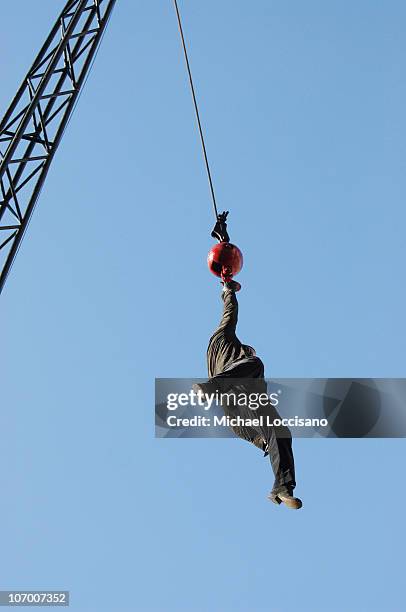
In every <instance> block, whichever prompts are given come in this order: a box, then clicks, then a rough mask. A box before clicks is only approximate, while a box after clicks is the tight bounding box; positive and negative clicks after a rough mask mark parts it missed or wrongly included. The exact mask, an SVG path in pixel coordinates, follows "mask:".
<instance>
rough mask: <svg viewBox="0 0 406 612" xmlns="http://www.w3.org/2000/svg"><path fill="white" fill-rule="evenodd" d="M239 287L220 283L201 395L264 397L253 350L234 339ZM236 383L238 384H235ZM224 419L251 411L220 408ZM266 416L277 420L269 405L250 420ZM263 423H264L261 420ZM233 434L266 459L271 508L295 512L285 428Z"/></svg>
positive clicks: (297, 504) (260, 371)
mask: <svg viewBox="0 0 406 612" xmlns="http://www.w3.org/2000/svg"><path fill="white" fill-rule="evenodd" d="M240 288H241V286H240V284H239V283H237V282H236V281H234V280H231V279H229V280H228V281H226V282H223V291H222V299H223V302H224V309H223V316H222V319H221V322H220V325H219V326H218V328H217V329H216V331H215V332H214V334H213V335H212V337H211V338H210V342H209V346H208V349H207V367H208V375H209V382H208V383H203V384H199V385H195V389H196V390H198V391H201V392H203V393H208V392H209V393H211V392H215V390H218V391H221V392H223V393H230V392H233V391H234V392H235V390H238V391H241V389H244V390H245V393H246V394H247V395H249V392H250V391H255V392H256V393H266V390H267V387H266V382H265V379H264V365H263V363H262V361H261V359H260V358H259V357H257V355H256V353H255V350H254V349H253V348H252V347H251V346H248V345H246V344H242V343H241V342H240V340H239V339H238V338H237V335H236V327H237V320H238V301H237V297H236V295H235V294H236V291H239V289H240ZM237 379H238V380H237ZM222 406H223V409H224V411H225V413H226V415H230V416H235V415H236V414H237V413H238V414H239V415H240V416H243V417H245V418H246V417H247V416H249V417H251V418H252V416H253V411H252V410H249V409H248V410H247V409H245V408H242V407H241V406H236V405H234V406H230V405H229V404H228V403H227V405H225V404H224V403H223V404H222ZM261 414H262V415H264V416H265V417H266V415H269V416H270V418H271V419H272V420H273V419H274V418H280V417H279V415H278V413H277V411H276V410H275V408H274V407H273V406H272V405H271V403H269V404H268V405H267V406H266V407H261V408H260V409H257V410H256V411H255V414H254V416H260V415H261ZM264 422H265V423H266V422H267V419H266V418H265V419H264ZM232 429H233V431H234V433H235V434H236V435H237V436H239V437H240V438H242V439H244V440H247V441H249V442H252V443H253V444H254V445H255V446H257V447H258V448H260V449H261V450H262V451H264V453H265V456H267V455H269V458H270V461H271V465H272V469H273V472H274V475H275V482H274V486H273V489H272V491H271V493H270V495H269V499H270V500H271V501H272V502H274V503H275V504H281V503H284V504H285V505H286V506H287V507H288V508H293V509H299V508H301V507H302V502H301V500H300V499H299V498H297V497H294V496H293V490H294V488H295V486H296V482H295V466H294V459H293V452H292V437H291V434H290V431H289V429H288V428H287V427H273V426H267V425H265V424H264V425H263V426H258V427H252V426H249V427H246V426H242V427H232Z"/></svg>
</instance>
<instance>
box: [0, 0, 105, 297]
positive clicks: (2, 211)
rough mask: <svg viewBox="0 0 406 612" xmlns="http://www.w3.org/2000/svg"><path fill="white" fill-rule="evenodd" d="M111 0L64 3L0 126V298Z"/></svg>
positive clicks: (75, 0)
mask: <svg viewBox="0 0 406 612" xmlns="http://www.w3.org/2000/svg"><path fill="white" fill-rule="evenodd" d="M115 2H116V0H69V1H68V2H67V3H66V5H65V8H64V9H63V11H62V13H61V15H60V16H59V17H58V19H57V21H56V23H55V25H54V26H53V28H52V30H51V32H50V34H49V36H48V38H47V40H46V41H45V43H44V45H43V47H42V49H41V50H40V52H39V54H38V56H37V58H36V60H35V61H34V63H33V65H32V67H31V69H30V70H29V72H28V74H27V76H26V77H25V79H24V80H23V82H22V84H21V86H20V88H19V90H18V92H17V94H16V96H15V98H14V100H13V101H12V103H11V105H10V107H9V109H8V111H7V112H6V114H5V116H4V118H3V119H2V121H1V123H0V270H1V273H0V293H1V291H2V290H3V287H4V283H5V281H6V278H7V275H8V273H9V271H10V268H11V266H12V264H13V261H14V258H15V256H16V254H17V251H18V248H19V246H20V244H21V240H22V238H23V236H24V233H25V230H26V229H27V226H28V223H29V220H30V217H31V215H32V212H33V210H34V207H35V204H36V202H37V199H38V196H39V193H40V191H41V188H42V185H43V183H44V180H45V178H46V175H47V172H48V170H49V166H50V164H51V162H52V159H53V156H54V154H55V151H56V149H57V148H58V145H59V143H60V140H61V138H62V136H63V133H64V130H65V128H66V125H67V122H68V120H69V117H70V115H71V113H72V110H73V109H74V106H75V102H76V101H77V98H78V95H79V92H80V90H81V88H82V86H83V83H84V81H85V78H86V76H87V74H88V72H89V69H90V67H91V64H92V60H93V58H94V56H95V53H96V50H97V48H98V45H99V43H100V40H101V37H102V35H103V31H104V29H105V27H106V24H107V22H108V19H109V17H110V14H111V11H112V9H113V6H114V4H115Z"/></svg>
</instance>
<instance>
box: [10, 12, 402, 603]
mask: <svg viewBox="0 0 406 612" xmlns="http://www.w3.org/2000/svg"><path fill="white" fill-rule="evenodd" d="M179 4H180V8H181V10H182V13H183V19H184V28H185V34H186V37H187V41H188V43H189V51H190V60H191V64H192V69H193V72H194V77H195V85H196V90H197V94H198V98H199V101H200V105H201V114H202V120H203V124H204V128H205V132H206V139H207V148H208V153H209V157H210V161H211V165H212V169H213V178H214V182H215V187H216V191H217V198H218V202H219V207H220V208H221V209H229V210H230V211H231V212H230V219H229V220H230V224H229V229H230V233H231V237H232V239H233V241H234V242H236V243H237V244H238V245H239V246H240V248H241V249H242V250H243V252H244V256H245V266H244V269H243V271H242V272H241V274H240V276H239V280H240V281H241V283H242V285H243V289H242V291H241V293H240V308H241V310H240V327H239V330H240V337H241V339H242V340H244V341H245V342H247V343H249V344H251V345H253V346H255V347H256V349H257V352H258V354H259V355H261V357H262V358H263V360H264V362H265V364H266V373H267V375H268V376H274V377H307V376H309V377H341V376H342V377H378V376H379V377H403V376H405V366H404V354H405V348H406V347H405V339H406V334H405V329H404V312H405V302H406V294H405V288H404V261H405V255H406V247H405V241H404V226H405V223H406V212H405V210H406V208H405V205H404V203H405V192H406V179H405V176H406V174H405V159H406V157H405V143H406V119H405V113H404V108H405V101H406V91H405V88H406V85H405V73H406V66H405V63H406V60H405V57H406V54H405V51H406V49H405V46H406V42H405V38H404V27H403V24H404V21H405V18H406V6H405V4H404V3H403V2H400V1H399V2H398V1H395V0H389V1H388V2H385V3H383V2H377V1H375V0H373V1H366V0H358V1H357V2H355V3H354V2H349V1H348V0H345V1H344V2H341V1H340V2H338V1H337V0H333V1H331V2H329V3H326V2H321V1H316V0H308V1H307V2H300V1H299V0H292V1H291V2H289V3H287V2H276V1H273V0H267V1H265V0H253V2H249V3H247V2H242V1H240V0H234V1H233V2H231V0H220V1H218V2H214V0H206V2H198V1H197V0H188V1H186V0H185V1H180V2H179ZM62 5H63V3H62V2H59V0H58V2H56V1H55V0H42V1H41V2H36V3H33V2H30V1H29V0H21V1H20V2H18V3H17V2H7V3H2V6H1V7H0V34H1V35H0V58H1V60H0V61H1V71H2V87H1V89H0V108H1V109H2V111H1V112H3V111H4V110H5V109H6V107H7V105H8V103H9V101H10V100H11V98H12V96H13V95H14V92H15V91H16V89H17V86H18V85H19V83H20V81H21V79H22V78H23V76H24V74H25V73H26V71H27V69H28V67H29V66H30V64H31V62H32V58H33V56H34V54H36V52H37V50H38V48H39V46H40V45H41V44H42V41H43V39H44V38H45V35H46V34H47V32H48V30H49V29H50V27H51V24H52V22H53V20H54V18H55V17H56V14H57V13H58V11H59V10H60V8H61V7H62ZM211 226H212V212H211V209H210V200H209V191H208V186H207V182H206V177H205V174H204V166H203V163H202V159H201V152H200V149H199V142H198V137H197V133H196V128H195V123H194V115H193V107H192V103H191V98H190V93H189V91H188V87H187V81H186V73H185V67H184V63H183V57H182V55H181V47H180V41H179V38H178V33H177V26H176V20H175V15H174V11H173V6H172V3H171V2H170V1H169V0H165V1H164V0H160V1H157V0H149V1H146V0H140V1H138V0H132V1H129V0H118V2H117V5H116V8H115V10H114V13H113V16H112V19H111V23H110V25H109V29H108V31H107V33H106V36H105V38H104V41H103V45H102V47H101V49H100V52H99V54H98V57H97V61H96V63H95V65H94V68H93V72H92V74H91V76H90V78H89V80H88V82H87V85H86V89H85V91H84V93H83V95H82V96H81V99H80V102H79V105H78V107H77V109H76V112H75V115H74V117H73V119H72V121H71V123H70V125H69V129H68V131H67V132H66V134H65V137H64V139H63V142H62V144H61V147H60V149H59V151H58V153H57V155H56V158H55V160H54V163H53V167H52V169H51V171H50V173H49V176H48V179H47V183H46V186H45V187H44V189H43V192H42V194H41V198H40V201H39V204H38V207H37V209H36V211H35V214H34V216H33V218H32V221H31V224H30V228H29V231H28V233H27V236H26V238H25V240H24V243H23V246H22V248H21V250H20V252H19V255H18V258H17V260H16V263H15V265H14V267H13V270H12V273H11V275H10V277H9V279H8V282H7V286H6V289H5V291H4V293H3V295H2V297H1V313H2V362H1V366H2V410H1V413H0V415H1V427H2V431H3V439H2V444H1V447H0V453H1V465H2V469H1V470H0V478H1V485H0V486H1V490H2V498H1V505H0V525H1V553H0V568H1V571H0V588H2V589H69V590H70V591H71V608H72V610H75V611H78V612H87V611H90V610H97V611H101V610H103V611H108V612H115V611H117V610H119V611H120V612H121V611H122V612H126V611H127V610H128V611H134V610H137V611H140V612H190V611H193V612H206V611H207V612H209V611H210V612H240V611H241V612H242V611H244V612H245V611H248V610H249V611H253V612H265V611H269V612H297V611H299V610H300V611H301V612H343V611H345V612H364V611H368V612H401V610H403V609H404V593H403V587H402V584H403V581H402V580H403V572H402V570H401V568H402V567H403V565H404V563H403V562H404V546H405V538H404V531H403V523H404V518H403V516H404V505H405V503H406V498H405V494H404V491H403V490H402V489H401V485H402V482H403V480H404V474H403V472H402V470H401V468H402V466H403V464H404V452H405V446H404V442H403V440H351V441H350V440H331V439H329V440H297V441H296V443H295V453H296V465H297V480H298V488H297V493H298V494H299V495H300V496H301V497H302V498H303V501H304V508H303V510H301V511H300V512H297V513H295V512H289V511H288V510H286V509H285V508H276V507H274V506H273V505H271V504H270V503H269V502H267V500H266V494H267V492H268V491H269V489H270V488H271V486H272V475H271V473H270V468H269V464H268V462H267V461H266V460H263V459H262V457H261V455H260V453H258V452H257V451H256V449H255V448H253V447H251V446H249V445H248V444H246V443H244V442H242V441H239V440H224V439H222V440H196V439H191V440H161V439H160V440H157V439H154V427H153V423H154V414H153V412H154V398H153V390H154V377H155V376H158V377H193V376H197V377H202V376H205V351H206V345H207V340H208V337H209V335H210V334H211V332H212V330H213V328H214V327H215V325H216V324H217V322H218V319H219V316H220V310H221V302H220V299H219V285H218V283H217V281H216V279H215V278H214V277H213V276H212V275H210V274H209V272H208V271H207V268H206V263H205V260H206V255H207V251H208V250H209V248H210V246H211V244H212V241H211V239H210V236H209V232H210V229H211Z"/></svg>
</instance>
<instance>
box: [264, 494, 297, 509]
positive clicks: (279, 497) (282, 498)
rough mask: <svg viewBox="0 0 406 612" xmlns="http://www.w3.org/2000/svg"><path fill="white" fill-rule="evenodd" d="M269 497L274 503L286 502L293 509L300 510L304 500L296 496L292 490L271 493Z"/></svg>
mask: <svg viewBox="0 0 406 612" xmlns="http://www.w3.org/2000/svg"><path fill="white" fill-rule="evenodd" d="M268 499H270V500H271V502H273V503H274V504H278V505H279V504H285V506H287V507H288V508H291V509H292V510H299V508H301V507H302V506H303V504H302V500H301V499H299V498H298V497H294V496H293V495H292V493H291V492H290V491H282V492H280V493H272V491H271V493H270V494H269V495H268Z"/></svg>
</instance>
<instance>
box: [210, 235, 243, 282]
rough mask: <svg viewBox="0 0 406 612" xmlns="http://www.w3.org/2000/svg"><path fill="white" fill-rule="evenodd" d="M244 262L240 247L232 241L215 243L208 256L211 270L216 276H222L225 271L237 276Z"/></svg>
mask: <svg viewBox="0 0 406 612" xmlns="http://www.w3.org/2000/svg"><path fill="white" fill-rule="evenodd" d="M242 264H243V257H242V253H241V251H240V249H239V248H238V247H237V246H235V244H231V243H230V242H220V243H219V244H215V245H214V247H212V248H211V249H210V252H209V254H208V256H207V265H208V266H209V270H210V272H212V273H213V274H215V275H216V276H221V274H222V272H223V273H224V271H228V272H229V275H230V276H235V275H236V274H238V272H239V271H240V270H241V268H242Z"/></svg>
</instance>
